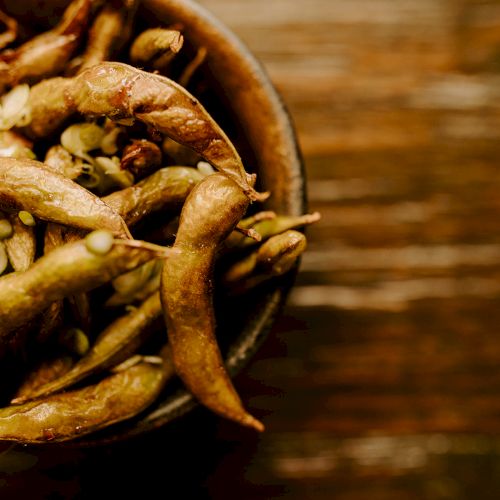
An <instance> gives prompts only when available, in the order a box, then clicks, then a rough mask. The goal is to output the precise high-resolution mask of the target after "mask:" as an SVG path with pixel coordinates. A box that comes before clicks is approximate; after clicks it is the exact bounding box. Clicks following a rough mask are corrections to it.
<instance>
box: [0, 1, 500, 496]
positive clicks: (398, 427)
mask: <svg viewBox="0 0 500 500" xmlns="http://www.w3.org/2000/svg"><path fill="white" fill-rule="evenodd" d="M201 3H202V4H204V5H206V6H207V7H208V8H210V9H211V10H212V11H213V12H214V13H215V14H216V15H217V16H218V17H219V18H220V19H222V20H223V21H225V22H226V24H228V25H229V26H230V27H231V28H232V29H233V30H234V31H235V32H236V33H237V34H238V35H239V36H240V37H241V38H242V39H243V40H244V41H245V42H246V43H247V44H248V45H249V46H250V48H251V49H252V50H253V52H254V53H255V54H256V55H257V56H258V57H259V59H260V60H261V61H262V62H263V64H264V65H265V67H266V68H267V70H268V72H269V74H270V76H271V78H272V80H273V82H274V83H275V85H276V86H277V88H278V89H279V90H280V92H281V93H282V95H283V98H284V100H285V102H286V103H287V105H288V107H289V109H290V112H291V114H292V116H293V118H294V120H295V122H296V125H297V130H298V133H299V137H300V142H301V146H302V149H303V152H304V155H305V161H306V167H307V174H308V177H309V198H310V208H311V210H319V211H321V213H322V214H323V220H322V222H321V223H320V224H318V225H317V226H315V227H312V228H311V229H310V230H309V232H308V236H309V241H310V244H309V251H308V253H307V255H306V256H305V257H304V259H303V264H302V271H301V274H300V276H299V278H298V281H297V287H296V288H295V290H294V292H293V293H292V295H291V297H290V300H289V303H288V306H287V308H286V309H285V311H284V313H283V315H282V317H281V318H280V319H279V321H278V322H277V324H276V326H275V328H274V330H273V332H272V334H271V335H270V337H269V339H268V341H267V342H266V344H265V345H264V347H263V348H262V350H261V351H260V353H259V355H258V357H257V358H256V359H255V361H254V362H253V363H252V365H251V366H250V367H249V369H248V370H247V371H246V373H245V374H243V375H241V376H239V377H238V379H237V386H238V387H239V389H240V390H241V392H242V394H243V397H244V399H245V401H246V402H247V404H248V406H249V407H250V408H251V409H252V410H253V411H254V412H255V413H256V414H257V415H258V416H260V417H262V419H263V421H264V423H265V425H266V427H267V431H266V433H265V434H263V435H262V436H258V437H256V436H254V435H253V434H252V433H251V432H247V431H245V430H241V429H239V428H237V427H235V426H233V425H231V424H229V423H226V422H220V421H217V420H215V419H213V418H212V417H210V416H209V414H208V412H205V411H204V410H198V412H196V413H195V414H194V415H192V416H190V417H189V418H188V419H187V422H184V423H183V424H182V425H180V424H175V425H174V426H172V428H170V429H168V430H165V431H162V432H161V433H158V434H155V435H154V436H151V437H150V438H147V439H145V440H141V441H139V442H133V443H128V444H125V445H121V446H120V447H118V448H112V449H109V450H93V451H88V452H82V451H75V450H66V451H64V452H58V453H57V455H56V454H54V453H51V452H48V451H44V450H41V451H36V452H34V451H33V450H24V449H22V448H15V449H14V450H11V452H10V454H9V460H8V461H7V460H4V462H3V469H2V458H1V456H0V470H2V472H3V475H0V482H1V485H3V486H4V487H5V491H6V492H8V493H9V494H10V495H12V497H13V498H15V497H16V494H17V498H21V496H20V495H21V494H22V492H23V491H26V490H25V488H26V487H27V486H26V480H27V479H26V478H27V477H28V476H27V475H25V474H24V473H23V471H24V470H25V469H28V468H30V469H31V470H33V469H35V470H36V472H35V473H34V474H32V475H31V476H29V480H30V481H31V483H30V484H31V486H32V487H34V488H36V491H37V495H38V496H39V497H40V498H87V497H88V498H98V496H96V495H98V494H99V493H100V494H108V495H112V496H114V497H116V496H117V495H119V494H121V495H123V494H127V493H128V494H132V493H133V494H135V495H142V498H195V499H197V498H214V499H225V498H231V499H238V500H244V499H274V498H285V499H288V500H305V499H314V500H327V499H328V500H329V499H335V500H365V499H370V500H378V499H380V500H392V499H394V500H406V499H408V500H414V499H415V500H416V499H425V500H442V499H443V500H444V499H482V500H484V499H486V500H487V499H497V498H499V495H500V434H499V431H500V397H499V388H500V368H499V365H500V338H499V331H498V330H499V324H500V308H499V307H498V305H499V303H500V279H499V278H500V218H499V213H500V202H499V200H500V197H499V194H498V193H499V192H500V165H499V158H500V142H499V139H500V105H499V103H500V4H498V2H494V1H488V0H477V1H474V0H418V1H415V0H349V1H346V0H202V1H201ZM256 112H258V110H256ZM158 452H159V453H160V454H161V457H162V458H161V459H160V460H158V459H157V458H155V453H158ZM100 481H102V482H100ZM160 488H161V490H160ZM174 488H181V490H180V491H181V493H177V494H173V493H172V491H173V490H174ZM160 491H161V493H160ZM163 491H165V493H163ZM169 491H170V493H169V494H167V492H169ZM54 492H56V493H54ZM51 495H52V496H51ZM57 495H59V496H57ZM137 497H138V498H139V497H141V496H137ZM31 498H34V497H31Z"/></svg>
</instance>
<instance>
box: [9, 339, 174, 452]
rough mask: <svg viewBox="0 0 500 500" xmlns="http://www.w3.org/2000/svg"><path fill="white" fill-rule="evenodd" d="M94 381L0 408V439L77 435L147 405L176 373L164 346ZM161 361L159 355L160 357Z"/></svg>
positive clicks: (35, 440)
mask: <svg viewBox="0 0 500 500" xmlns="http://www.w3.org/2000/svg"><path fill="white" fill-rule="evenodd" d="M160 356H161V362H160V363H158V364H156V363H155V364H153V363H150V362H147V361H140V362H139V363H137V364H135V365H133V366H131V367H129V368H126V369H124V370H122V371H119V372H118V373H114V374H112V375H110V376H108V377H106V378H105V379H103V380H102V381H100V382H98V383H97V384H95V385H90V386H87V387H84V388H83V389H78V390H74V391H70V392H64V393H61V394H55V395H52V396H49V397H47V398H44V399H40V400H35V401H30V402H28V403H25V404H23V405H13V406H8V407H6V408H1V409H0V440H3V441H14V442H19V443H46V442H59V441H67V440H70V439H75V438H77V437H80V436H84V435H86V434H89V433H91V432H95V431H97V430H100V429H104V428H106V427H108V426H110V425H112V424H115V423H117V422H121V421H123V420H126V419H129V418H132V417H134V416H135V415H137V414H138V413H140V412H141V411H143V410H145V409H146V408H147V407H148V406H149V405H150V404H151V403H153V402H154V401H155V400H156V398H157V397H158V396H159V394H160V392H161V391H162V389H163V388H164V387H165V384H166V383H167V381H168V380H169V379H170V378H171V377H172V376H173V375H174V370H173V366H172V362H171V360H170V354H169V349H168V347H166V348H164V349H162V352H161V353H160ZM159 361H160V360H159Z"/></svg>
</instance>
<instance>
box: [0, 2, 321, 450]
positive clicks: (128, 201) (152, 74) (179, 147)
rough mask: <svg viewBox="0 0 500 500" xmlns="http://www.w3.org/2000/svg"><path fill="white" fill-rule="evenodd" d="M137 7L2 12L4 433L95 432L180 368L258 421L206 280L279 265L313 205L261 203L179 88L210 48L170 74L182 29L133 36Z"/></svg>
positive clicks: (293, 252)
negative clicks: (236, 382)
mask: <svg viewBox="0 0 500 500" xmlns="http://www.w3.org/2000/svg"><path fill="white" fill-rule="evenodd" d="M138 3H139V2H138V1H137V0H113V1H108V2H102V1H95V0H73V1H72V2H70V3H69V5H68V7H67V8H66V11H65V12H64V14H63V16H62V18H61V20H60V22H59V24H57V25H56V26H55V27H54V28H53V29H51V30H50V31H48V32H44V33H42V34H37V35H35V36H31V37H27V35H26V33H27V31H29V30H26V29H24V27H23V26H21V25H20V24H19V23H18V22H17V21H16V20H15V19H12V18H10V17H8V16H7V15H6V14H4V13H1V12H0V21H1V22H2V24H3V25H4V27H5V30H4V32H3V33H2V34H1V35H0V49H1V52H0V92H2V97H1V98H0V366H3V367H6V368H0V371H1V370H2V369H4V370H5V371H7V370H9V373H10V369H11V368H12V366H14V365H15V366H16V370H15V373H16V376H14V377H10V378H9V377H7V378H6V377H2V380H3V382H2V386H1V387H0V398H3V400H4V403H5V404H2V405H1V406H3V408H1V409H0V440H10V441H18V442H22V443H36V442H47V441H64V440H69V439H74V438H78V437H80V436H83V435H86V434H88V433H90V432H94V431H97V430H99V429H103V428H105V427H107V426H110V425H112V424H114V423H116V422H120V421H123V420H125V419H129V418H132V417H134V416H136V415H138V414H139V413H141V412H142V411H144V410H145V409H146V408H147V407H148V406H149V405H151V404H152V403H153V402H154V401H155V400H157V398H158V397H159V396H160V394H162V393H163V391H164V390H165V387H166V385H167V382H168V381H169V380H170V379H171V378H172V377H174V376H177V377H179V378H180V380H181V381H182V383H183V384H184V385H185V386H186V388H187V389H188V390H189V391H190V392H191V393H192V394H193V396H194V397H195V398H196V399H197V400H198V401H200V402H201V403H202V404H203V405H205V406H206V407H208V408H210V409H211V410H213V411H214V412H216V413H217V414H219V415H221V416H223V417H225V418H229V419H231V420H234V421H236V422H238V423H240V424H242V425H245V426H249V427H252V428H255V429H257V430H262V429H263V426H262V424H261V423H260V422H259V421H258V420H257V419H256V418H254V417H253V416H252V415H250V414H249V413H248V412H247V411H246V410H245V408H244V407H243V405H242V403H241V400H240V398H239V396H238V394H237V392H236V390H235V388H234V387H233V384H232V382H231V380H230V377H229V376H228V374H227V372H226V369H225V367H224V361H223V358H222V356H221V352H220V349H219V347H218V343H217V339H216V315H215V312H214V305H213V293H214V288H215V287H222V288H223V289H224V290H225V293H227V294H228V295H234V296H236V295H242V294H245V293H247V292H248V291H249V290H251V289H255V288H256V287H259V286H261V284H262V283H263V282H266V281H268V280H271V279H274V278H275V277H276V276H280V275H282V274H285V273H287V272H288V271H289V270H290V269H291V268H293V267H294V266H295V265H296V262H297V259H298V257H299V256H300V254H301V253H302V252H303V251H304V249H305V246H306V241H305V237H304V235H303V234H302V233H301V232H298V231H297V230H296V229H297V228H300V227H302V226H304V225H306V224H310V223H312V222H315V221H316V220H318V218H319V215H318V214H311V215H304V216H299V217H291V216H283V215H277V214H275V213H274V212H269V211H260V212H259V211H258V210H255V208H256V207H258V206H259V203H260V202H262V201H264V200H265V199H266V198H267V196H268V193H259V192H257V191H256V190H255V187H254V186H255V180H256V179H255V175H254V174H249V173H247V172H246V171H245V169H244V167H243V164H242V161H241V158H240V156H239V155H238V152H237V151H236V149H235V147H234V145H233V144H232V143H231V141H230V140H229V138H228V137H227V135H226V134H225V133H224V131H223V130H222V129H221V128H220V127H219V125H217V123H216V122H215V121H214V119H213V118H212V117H211V116H210V114H209V113H208V112H207V111H206V110H205V108H204V107H203V106H202V104H201V103H200V102H199V101H198V99H197V98H195V97H194V96H193V95H192V94H191V93H190V92H188V90H186V88H185V87H186V86H188V84H189V82H190V80H191V78H192V77H193V74H195V72H196V70H197V68H198V67H199V65H200V64H202V62H203V59H204V57H206V51H205V50H204V49H203V47H200V48H199V49H198V51H197V53H195V55H194V57H193V58H192V59H191V60H190V61H188V62H187V64H184V65H182V64H177V65H176V66H175V68H176V70H175V73H176V74H175V79H176V80H177V82H176V81H174V79H173V78H174V77H173V76H172V75H171V72H172V73H173V72H174V70H173V69H172V67H173V65H174V61H175V59H176V55H177V54H178V53H179V52H180V51H182V47H183V43H184V37H183V34H182V32H181V30H179V29H176V28H178V27H175V26H174V27H168V28H154V29H145V30H142V31H141V30H139V29H137V28H136V27H135V24H134V19H135V14H136V11H137V8H138ZM139 68H142V69H139ZM179 68H180V69H179ZM166 75H169V77H170V78H169V77H167V76H166ZM251 204H253V205H252V209H251V211H250V212H248V209H249V206H250V205H251ZM215 266H217V273H215V272H214V268H215ZM20 367H21V369H19V368H20ZM6 380H8V383H7V382H6Z"/></svg>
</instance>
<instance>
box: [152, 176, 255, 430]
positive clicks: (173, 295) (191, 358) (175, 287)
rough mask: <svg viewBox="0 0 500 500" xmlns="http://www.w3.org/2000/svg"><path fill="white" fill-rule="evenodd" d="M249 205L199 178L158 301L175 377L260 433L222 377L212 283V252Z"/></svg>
mask: <svg viewBox="0 0 500 500" xmlns="http://www.w3.org/2000/svg"><path fill="white" fill-rule="evenodd" d="M248 204H249V199H248V197H247V196H246V195H245V194H244V192H243V190H242V189H241V188H240V187H239V185H238V184H237V183H236V182H235V181H233V180H232V179H230V178H228V177H226V176H225V175H222V174H220V173H217V174H212V175H209V176H208V177H205V178H204V179H203V180H202V181H201V182H200V183H199V184H198V185H197V186H196V187H195V188H194V189H193V191H191V193H190V195H189V196H188V198H187V200H186V202H185V204H184V206H183V209H182V212H181V218H180V224H179V230H178V233H177V238H176V241H175V244H174V248H175V249H177V250H178V251H179V252H178V253H177V254H175V255H172V257H171V258H170V259H168V260H167V261H166V262H165V263H164V266H163V272H162V279H161V289H160V293H161V300H162V304H163V310H164V316H165V321H166V324H167V332H168V336H169V341H170V345H171V348H172V356H173V361H174V365H175V368H176V372H177V374H178V375H179V377H180V378H181V379H182V381H183V382H184V383H185V384H186V386H187V387H188V389H189V390H190V391H191V393H192V394H193V395H194V396H195V397H196V398H197V399H198V400H199V401H200V402H201V403H203V404H204V405H205V406H207V407H208V408H210V409H212V410H213V411H214V412H216V413H218V414H220V415H222V416H224V417H226V418H230V419H232V420H235V421H236V422H239V423H241V424H243V425H247V426H249V427H253V428H255V429H257V430H263V425H262V424H261V423H260V422H259V421H258V420H256V419H255V418H254V417H252V416H251V415H250V414H248V413H247V412H246V411H245V409H244V408H243V405H242V403H241V400H240V398H239V396H238V394H237V393H236V390H235V389H234V387H233V384H232V382H231V379H230V378H229V375H228V374H227V372H226V369H225V367H224V362H223V360H222V356H221V353H220V351H219V348H218V346H217V341H216V339H215V315H214V310H213V302H212V301H213V297H212V290H211V288H212V280H213V276H212V274H213V266H214V261H215V257H216V252H217V249H218V248H219V245H220V244H221V242H222V241H223V240H224V239H225V238H226V237H227V235H228V234H229V233H230V232H231V231H232V230H233V229H234V227H235V226H236V225H237V224H238V222H239V220H240V219H241V218H242V216H243V215H244V213H245V211H246V209H247V207H248Z"/></svg>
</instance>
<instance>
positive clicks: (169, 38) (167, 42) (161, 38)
mask: <svg viewBox="0 0 500 500" xmlns="http://www.w3.org/2000/svg"><path fill="white" fill-rule="evenodd" d="M183 43H184V37H183V36H182V34H181V33H180V32H179V31H177V30H171V29H165V28H151V29H147V30H145V31H143V32H142V33H141V34H140V35H139V36H137V38H136V39H135V40H134V42H133V43H132V46H131V47H130V60H131V61H132V63H134V64H137V65H139V66H147V67H148V68H151V69H153V70H158V71H162V70H164V69H165V68H166V67H167V66H168V64H169V62H170V61H171V60H172V59H173V58H174V57H175V55H176V54H177V53H178V52H179V51H180V50H181V48H182V45H183Z"/></svg>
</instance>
